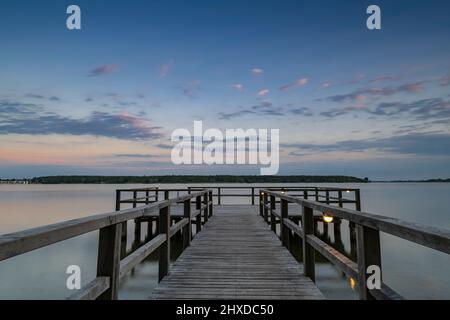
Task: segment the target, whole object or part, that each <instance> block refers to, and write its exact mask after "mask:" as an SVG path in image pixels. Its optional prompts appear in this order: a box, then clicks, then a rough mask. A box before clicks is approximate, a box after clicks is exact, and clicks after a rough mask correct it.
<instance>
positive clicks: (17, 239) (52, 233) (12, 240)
mask: <svg viewBox="0 0 450 320" xmlns="http://www.w3.org/2000/svg"><path fill="white" fill-rule="evenodd" d="M208 192H209V190H208V189H203V191H199V192H195V193H191V194H186V195H182V196H179V197H176V198H172V199H168V200H161V201H157V202H153V203H151V204H148V205H145V206H141V207H137V208H131V209H124V210H120V211H114V212H108V213H103V214H97V215H92V216H88V217H83V218H77V219H72V220H67V221H62V222H57V223H54V224H50V225H45V226H40V227H36V228H31V229H27V230H23V231H18V232H14V233H9V234H4V235H0V261H2V260H6V259H9V258H12V257H15V256H18V255H21V254H24V253H26V252H29V251H33V250H36V249H39V248H42V247H46V246H48V245H51V244H54V243H57V242H60V241H63V240H67V239H70V238H74V237H77V236H80V235H83V234H86V233H89V232H92V231H95V230H98V229H101V228H104V227H108V226H112V225H115V224H119V223H123V222H126V221H128V220H132V219H136V218H140V217H144V216H145V215H146V214H148V213H151V212H154V211H157V210H160V209H162V208H165V207H168V206H170V205H171V204H175V203H178V202H183V201H185V200H189V199H192V198H196V197H198V196H201V195H204V194H205V193H208Z"/></svg>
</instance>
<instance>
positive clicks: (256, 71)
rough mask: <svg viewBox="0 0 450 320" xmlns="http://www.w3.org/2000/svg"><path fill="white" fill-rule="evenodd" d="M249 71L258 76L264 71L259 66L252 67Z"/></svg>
mask: <svg viewBox="0 0 450 320" xmlns="http://www.w3.org/2000/svg"><path fill="white" fill-rule="evenodd" d="M251 73H252V74H253V75H254V76H257V77H259V76H261V75H262V74H263V73H264V70H263V69H261V68H253V69H252V70H251Z"/></svg>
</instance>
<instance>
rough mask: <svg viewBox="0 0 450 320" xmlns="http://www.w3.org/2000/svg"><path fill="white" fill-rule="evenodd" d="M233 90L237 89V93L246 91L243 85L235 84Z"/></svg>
mask: <svg viewBox="0 0 450 320" xmlns="http://www.w3.org/2000/svg"><path fill="white" fill-rule="evenodd" d="M231 87H232V88H234V89H236V90H237V91H242V90H244V85H243V84H242V83H233V84H232V85H231Z"/></svg>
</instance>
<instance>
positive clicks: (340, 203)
mask: <svg viewBox="0 0 450 320" xmlns="http://www.w3.org/2000/svg"><path fill="white" fill-rule="evenodd" d="M338 198H339V207H340V208H342V207H343V206H344V205H343V203H342V190H339V191H338Z"/></svg>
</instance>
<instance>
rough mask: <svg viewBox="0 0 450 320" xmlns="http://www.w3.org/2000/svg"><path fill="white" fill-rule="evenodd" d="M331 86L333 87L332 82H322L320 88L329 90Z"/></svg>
mask: <svg viewBox="0 0 450 320" xmlns="http://www.w3.org/2000/svg"><path fill="white" fill-rule="evenodd" d="M332 85H333V83H332V82H330V81H327V82H323V83H322V85H321V86H322V88H329V87H331V86H332Z"/></svg>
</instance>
